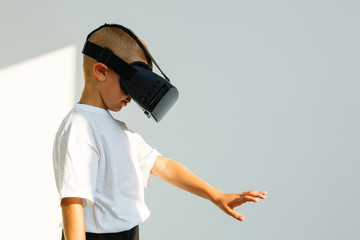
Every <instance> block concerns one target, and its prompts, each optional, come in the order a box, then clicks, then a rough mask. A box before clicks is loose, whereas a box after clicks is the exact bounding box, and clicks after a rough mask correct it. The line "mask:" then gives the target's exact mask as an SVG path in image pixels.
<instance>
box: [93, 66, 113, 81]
mask: <svg viewBox="0 0 360 240" xmlns="http://www.w3.org/2000/svg"><path fill="white" fill-rule="evenodd" d="M108 69H109V68H108V67H107V66H106V65H105V64H103V63H99V62H96V63H94V66H93V71H94V75H95V77H96V78H97V79H98V80H99V81H101V82H102V81H105V79H106V71H107V70H108Z"/></svg>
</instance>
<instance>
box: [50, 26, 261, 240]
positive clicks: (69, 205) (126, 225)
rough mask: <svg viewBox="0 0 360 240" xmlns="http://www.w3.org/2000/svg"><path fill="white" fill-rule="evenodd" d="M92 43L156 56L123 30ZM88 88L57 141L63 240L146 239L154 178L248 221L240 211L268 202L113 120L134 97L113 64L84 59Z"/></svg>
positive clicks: (129, 59) (126, 55) (126, 56)
mask: <svg viewBox="0 0 360 240" xmlns="http://www.w3.org/2000/svg"><path fill="white" fill-rule="evenodd" d="M87 40H88V41H89V42H91V43H94V44H96V45H98V46H101V47H104V48H105V47H106V48H107V49H110V50H111V51H112V53H113V54H115V55H116V56H118V57H120V58H121V59H123V60H124V61H125V62H126V63H128V64H130V63H134V62H138V61H140V62H143V63H145V64H147V65H148V66H149V67H150V68H151V66H152V62H151V61H152V60H151V59H152V58H151V57H149V56H148V54H147V53H145V52H144V50H143V49H142V48H141V47H140V46H139V43H138V42H136V41H135V40H134V38H133V37H131V36H130V35H129V34H128V33H126V32H124V31H123V30H122V29H121V28H119V27H118V25H104V26H102V27H101V28H99V29H97V30H96V31H94V32H92V33H91V34H90V35H89V37H88V39H87ZM83 68H84V77H85V85H84V89H83V92H82V96H81V99H80V102H79V103H78V104H76V106H75V107H74V108H73V109H72V110H71V111H70V113H69V114H68V115H67V116H66V117H65V119H64V120H63V122H62V124H61V126H60V128H59V130H58V132H57V134H56V138H55V143H54V152H53V155H54V156H53V160H54V172H55V179H56V185H57V189H58V191H59V195H60V201H61V208H62V218H63V236H62V238H63V239H66V240H80V239H81V240H83V239H87V240H89V239H90V240H91V239H104V240H106V239H139V235H138V225H139V224H140V223H142V222H144V221H145V220H146V219H147V218H148V217H149V210H148V209H147V207H146V205H145V202H144V187H147V186H148V182H149V178H150V174H152V175H155V176H157V177H159V178H160V179H162V180H164V181H166V182H168V183H170V184H172V185H174V186H176V187H179V188H181V189H184V190H186V191H188V192H190V193H193V194H196V195H198V196H200V197H203V198H205V199H208V200H210V201H211V202H212V203H214V204H215V205H216V206H218V207H219V208H220V209H221V210H223V211H224V212H225V213H227V214H229V215H230V216H232V217H234V218H236V219H238V220H240V221H243V220H244V217H243V216H242V215H241V214H239V213H238V212H236V211H235V208H236V207H237V206H240V205H242V204H243V203H245V202H247V201H252V202H257V201H258V198H260V199H265V195H266V192H264V191H248V192H243V193H223V192H221V191H220V190H218V189H216V188H214V187H212V186H210V185H209V184H207V183H206V182H204V181H203V180H201V179H200V178H198V177H197V176H195V175H194V174H193V173H191V172H190V171H189V170H188V169H187V168H185V167H184V166H183V165H181V164H180V163H178V162H176V161H173V160H170V159H168V158H166V157H164V156H161V155H160V154H159V153H158V152H157V151H156V150H155V149H154V148H152V147H150V146H149V145H148V144H146V143H145V141H144V140H143V139H142V137H141V136H140V135H139V134H137V133H134V132H132V131H131V130H130V129H128V128H127V126H126V125H125V123H123V122H120V121H118V120H116V119H114V118H113V117H112V116H111V115H110V113H109V110H111V111H115V112H116V111H120V110H121V109H122V108H123V107H126V105H127V104H128V103H130V101H131V99H132V96H130V95H129V94H127V93H125V92H124V91H123V89H122V87H121V85H120V78H121V76H120V75H119V74H118V73H116V72H115V71H113V69H110V68H109V66H107V65H106V64H104V63H102V62H101V61H97V60H95V59H94V58H92V57H89V56H87V55H84V59H83Z"/></svg>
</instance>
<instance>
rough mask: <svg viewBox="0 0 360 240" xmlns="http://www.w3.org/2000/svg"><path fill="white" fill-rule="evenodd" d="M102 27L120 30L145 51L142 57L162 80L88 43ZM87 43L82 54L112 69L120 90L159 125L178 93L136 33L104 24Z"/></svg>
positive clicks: (140, 64)
mask: <svg viewBox="0 0 360 240" xmlns="http://www.w3.org/2000/svg"><path fill="white" fill-rule="evenodd" d="M104 27H115V28H119V29H121V30H122V31H124V32H125V33H127V34H128V35H129V36H130V37H132V38H133V39H134V40H135V41H136V42H137V44H138V45H139V46H140V47H141V49H142V50H143V51H144V53H145V55H146V56H147V57H148V58H149V59H150V60H151V61H152V62H153V63H154V64H155V65H156V66H157V68H158V69H159V71H160V72H161V74H162V75H163V76H164V78H163V77H161V76H159V75H157V74H156V73H153V72H152V68H151V67H150V66H148V65H147V64H146V63H144V62H133V63H131V64H128V63H126V62H125V61H124V60H123V59H121V58H120V57H118V56H116V55H115V54H114V53H113V52H112V50H110V49H109V48H106V47H101V46H99V45H96V44H94V43H92V42H90V41H88V39H89V37H90V36H91V35H92V34H93V33H94V32H96V31H97V30H99V29H101V28H104ZM86 40H87V41H86V42H85V45H84V48H83V50H82V53H83V54H85V55H87V56H89V57H91V58H94V59H96V60H97V61H98V62H100V63H103V64H105V65H106V66H108V67H109V68H110V69H111V70H113V71H114V72H116V73H118V74H119V75H120V86H121V88H122V90H123V91H124V92H125V93H126V94H129V95H130V96H131V98H132V99H134V101H135V102H136V103H137V104H138V105H139V106H140V107H141V108H142V110H143V111H144V113H145V115H146V116H147V117H149V118H150V117H151V118H153V119H154V120H155V121H156V122H159V121H160V120H161V119H162V118H163V117H164V116H165V114H166V113H167V112H168V111H169V110H170V108H171V107H172V106H173V105H174V103H175V102H176V100H177V99H178V96H179V92H178V90H177V89H176V87H174V86H173V85H172V84H171V83H170V79H169V78H168V77H167V76H166V75H165V74H164V73H163V72H162V70H161V69H160V67H159V66H158V64H157V63H156V62H155V60H154V58H153V57H152V56H151V54H150V53H149V51H148V50H147V49H146V48H145V46H144V45H143V44H142V43H141V42H140V40H139V39H138V38H137V37H136V36H135V34H134V33H132V32H131V31H130V30H129V29H127V28H125V27H123V26H121V25H117V24H106V23H105V24H104V25H102V26H100V27H99V28H97V29H95V30H94V31H92V32H91V33H90V34H89V35H88V36H87V38H86Z"/></svg>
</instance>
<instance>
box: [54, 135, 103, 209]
mask: <svg viewBox="0 0 360 240" xmlns="http://www.w3.org/2000/svg"><path fill="white" fill-rule="evenodd" d="M57 148H58V149H55V151H54V159H55V176H56V184H57V188H58V191H59V197H60V201H61V199H63V198H66V197H78V198H82V202H83V206H84V207H88V206H92V205H93V204H94V193H95V188H96V177H97V169H98V159H99V157H98V153H97V151H96V149H94V148H93V147H92V146H91V145H89V144H88V143H86V142H85V141H82V140H81V139H79V138H76V137H69V136H65V137H64V136H63V137H62V138H61V139H60V141H59V143H58V145H57Z"/></svg>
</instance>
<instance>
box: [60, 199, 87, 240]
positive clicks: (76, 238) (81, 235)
mask: <svg viewBox="0 0 360 240" xmlns="http://www.w3.org/2000/svg"><path fill="white" fill-rule="evenodd" d="M61 209H62V218H63V225H64V235H65V240H85V223H84V210H83V206H82V202H81V198H74V197H70V198H63V199H62V201H61Z"/></svg>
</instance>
